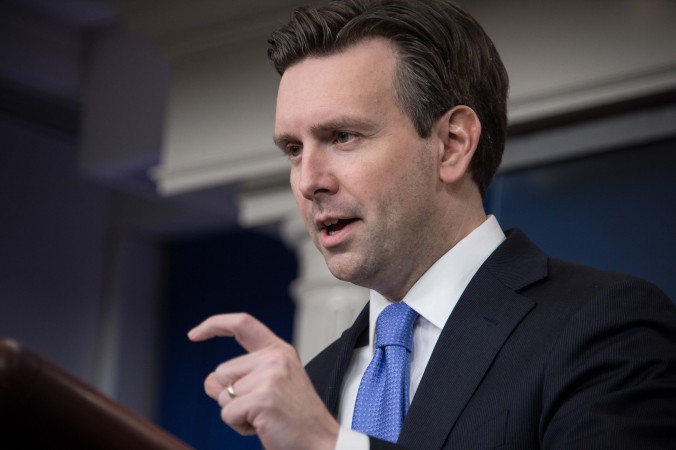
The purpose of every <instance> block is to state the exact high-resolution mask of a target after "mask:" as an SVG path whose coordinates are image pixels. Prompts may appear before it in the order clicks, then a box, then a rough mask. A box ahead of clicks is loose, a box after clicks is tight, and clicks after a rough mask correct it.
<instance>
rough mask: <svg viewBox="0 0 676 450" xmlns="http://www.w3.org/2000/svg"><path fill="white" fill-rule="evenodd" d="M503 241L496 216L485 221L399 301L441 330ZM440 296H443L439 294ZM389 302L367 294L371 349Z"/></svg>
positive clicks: (438, 261) (503, 237) (429, 270)
mask: <svg viewBox="0 0 676 450" xmlns="http://www.w3.org/2000/svg"><path fill="white" fill-rule="evenodd" d="M504 240H505V234H504V233H503V231H502V229H501V228H500V224H498V221H497V219H496V218H495V216H492V215H491V216H488V218H487V219H486V220H485V221H484V222H483V223H482V224H481V225H479V227H477V228H476V229H475V230H473V231H472V232H471V233H470V234H468V235H467V236H466V237H465V238H464V239H462V240H461V241H460V242H458V243H457V244H456V245H455V246H454V247H453V248H451V249H450V250H449V251H448V252H446V253H445V254H444V255H443V256H442V257H441V258H439V259H438V260H437V261H436V262H435V263H434V264H432V266H431V267H430V268H429V269H428V270H427V271H426V272H425V273H424V274H423V275H422V276H421V277H420V278H419V279H418V281H416V283H415V284H414V285H413V287H411V289H410V290H409V291H408V293H407V294H406V296H405V297H404V298H403V299H402V301H403V302H405V303H406V304H407V305H408V306H410V307H411V308H412V309H413V310H415V311H416V312H417V313H418V314H420V316H422V317H423V318H425V319H426V320H428V321H429V322H431V323H432V324H433V325H434V326H436V327H437V328H439V329H442V328H443V327H444V325H445V324H446V320H448V317H449V316H450V315H451V312H453V308H455V305H456V304H457V303H458V300H459V299H460V296H461V295H462V293H463V291H464V290H465V288H466V287H467V285H468V284H469V282H470V280H471V279H472V277H473V276H474V274H475V273H476V272H477V270H479V267H481V265H482V264H483V263H484V261H486V259H488V257H489V256H490V255H491V253H493V251H494V250H495V249H496V248H497V247H498V246H499V245H500V244H501V243H502V241H504ZM440 293H445V294H444V295H440ZM389 304H390V301H389V300H387V299H386V298H385V297H383V296H382V295H381V294H379V293H378V292H376V291H374V290H371V291H370V303H369V344H370V346H371V348H373V342H374V335H375V329H376V327H375V323H376V319H377V317H378V315H379V314H380V313H381V312H382V310H383V309H385V307H386V306H387V305H389Z"/></svg>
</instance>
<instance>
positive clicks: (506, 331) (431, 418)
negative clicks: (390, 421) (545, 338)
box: [399, 231, 547, 449]
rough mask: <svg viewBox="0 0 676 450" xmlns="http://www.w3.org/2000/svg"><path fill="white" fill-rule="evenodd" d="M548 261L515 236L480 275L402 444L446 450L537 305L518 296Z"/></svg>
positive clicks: (418, 398)
mask: <svg viewBox="0 0 676 450" xmlns="http://www.w3.org/2000/svg"><path fill="white" fill-rule="evenodd" d="M546 267H547V257H546V255H544V253H542V252H541V251H540V250H539V249H538V248H537V247H535V246H534V245H533V244H531V243H530V242H529V241H528V240H527V239H526V238H525V236H523V234H521V233H520V232H518V231H517V232H513V233H511V234H510V235H509V238H508V239H507V240H506V241H505V242H504V243H503V244H502V245H501V246H500V247H499V248H498V249H497V250H496V251H495V252H494V253H493V255H491V257H490V258H489V259H488V260H487V261H486V262H485V263H484V264H483V265H482V267H481V268H480V269H479V271H478V272H477V274H476V275H475V276H474V278H473V279H472V281H471V282H470V284H469V285H468V287H467V289H466V290H465V292H464V293H463V295H462V296H461V297H460V300H459V301H458V304H457V305H456V307H455V309H454V311H453V313H452V314H451V316H450V317H449V319H448V321H447V322H446V325H445V326H444V329H443V330H442V332H441V335H440V337H439V340H438V341H437V344H436V346H435V349H434V352H433V353H432V357H431V358H430V361H429V363H428V365H427V368H426V369H425V373H424V375H423V378H422V380H421V382H420V386H419V388H418V391H417V393H416V395H415V397H414V399H413V402H412V404H411V407H410V409H409V412H408V415H407V417H406V420H405V421H404V425H403V428H402V432H401V435H400V436H399V443H400V444H402V445H404V446H407V447H410V448H413V449H415V448H420V446H421V443H424V447H425V448H426V449H437V448H441V447H442V445H443V443H444V442H445V440H446V438H447V437H448V434H449V433H450V432H451V429H452V428H453V426H454V425H455V423H456V421H457V420H458V417H459V416H460V414H461V413H462V411H463V409H464V407H465V405H466V404H467V402H468V401H469V399H470V398H471V397H472V395H473V393H474V391H475V390H476V389H477V387H478V386H479V384H480V382H481V380H482V378H483V377H484V374H485V373H486V371H487V370H488V369H489V367H490V365H491V363H492V362H493V360H494V359H495V357H496V356H497V354H498V352H499V351H500V349H501V348H502V346H503V344H504V342H505V340H507V338H508V337H509V335H510V334H511V333H512V331H513V330H514V329H515V328H516V327H517V326H518V324H519V322H520V321H521V320H522V319H523V318H524V317H525V316H526V315H527V314H528V312H529V311H530V310H531V309H532V308H533V307H534V306H535V304H534V303H533V302H532V301H531V300H529V299H527V298H525V297H523V296H521V295H519V294H518V293H517V292H516V291H517V290H518V289H521V288H523V287H525V286H527V285H529V284H532V283H533V282H535V281H537V280H539V279H542V278H543V277H544V276H546Z"/></svg>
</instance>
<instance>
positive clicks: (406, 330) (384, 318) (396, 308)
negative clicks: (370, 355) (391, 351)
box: [376, 302, 418, 352]
mask: <svg viewBox="0 0 676 450" xmlns="http://www.w3.org/2000/svg"><path fill="white" fill-rule="evenodd" d="M417 318H418V313H417V312H415V311H413V310H412V309H411V308H410V307H409V306H408V305H407V304H406V303H401V302H400V303H394V304H392V305H389V306H388V307H386V308H385V309H384V310H383V312H381V313H380V315H379V316H378V320H376V347H384V346H387V345H399V346H401V347H405V348H406V350H408V351H409V352H410V351H411V349H412V348H413V323H414V322H415V319H417Z"/></svg>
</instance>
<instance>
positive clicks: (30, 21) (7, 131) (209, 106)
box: [0, 0, 676, 449]
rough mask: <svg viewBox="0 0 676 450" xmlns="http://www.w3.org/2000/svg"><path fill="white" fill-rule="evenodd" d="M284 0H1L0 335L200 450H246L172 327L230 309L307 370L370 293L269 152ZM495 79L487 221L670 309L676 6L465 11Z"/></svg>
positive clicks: (480, 1) (202, 357)
mask: <svg viewBox="0 0 676 450" xmlns="http://www.w3.org/2000/svg"><path fill="white" fill-rule="evenodd" d="M302 3H306V2H299V1H296V0H266V1H257V2H247V1H234V0H233V1H215V0H193V1H187V0H120V1H113V0H60V1H52V0H2V1H1V2H0V203H1V204H2V205H3V211H5V212H4V213H3V214H2V219H1V220H0V338H1V337H11V338H13V339H16V340H18V341H19V342H21V343H23V344H24V345H26V346H27V347H29V348H31V349H32V350H34V351H36V352H37V353H39V354H40V355H42V356H43V357H45V358H47V359H49V360H51V361H53V362H55V363H56V364H58V365H60V366H61V367H63V368H65V369H66V370H68V371H69V372H71V373H72V374H74V375H75V376H77V377H78V378H80V379H82V380H83V381H85V382H86V383H88V384H91V385H92V386H94V387H95V388H97V389H99V390H101V391H102V392H104V393H106V394H107V395H109V396H111V397H112V398H114V399H115V400H117V401H118V402H120V403H122V404H123V405H125V406H126V407H128V408H130V409H131V410H132V411H135V412H137V413H138V414H141V415H143V416H145V417H148V418H150V419H151V420H153V421H154V422H156V423H158V424H159V425H160V426H162V427H163V428H165V429H166V430H168V431H169V432H170V433H172V434H174V435H176V436H178V437H179V438H181V439H183V440H185V441H186V442H188V443H189V444H190V445H192V446H194V447H195V448H198V449H220V448H259V447H260V444H259V443H258V441H257V439H256V438H255V437H254V438H251V437H249V438H241V437H239V436H237V435H236V434H235V433H234V432H232V431H230V430H229V429H228V428H227V427H226V426H224V425H223V424H222V423H221V422H220V419H219V417H218V408H217V405H215V404H214V403H213V402H212V401H211V400H210V399H208V398H207V397H206V395H204V393H203V390H202V380H203V378H204V376H205V375H206V374H207V373H208V372H209V371H211V370H212V369H213V368H214V367H215V366H216V365H217V364H218V363H219V362H220V361H223V360H224V359H226V358H229V357H232V356H234V355H237V354H239V353H240V352H241V350H239V349H238V348H237V346H236V345H235V344H233V343H232V342H230V341H229V340H227V339H222V340H216V341H213V342H207V343H200V344H192V343H190V342H188V340H187V338H186V337H185V334H186V333H187V331H188V330H189V329H190V328H191V327H192V326H194V325H195V324H197V323H199V322H200V321H201V320H202V319H204V318H205V317H207V316H208V315H210V314H214V313H219V312H228V311H242V310H244V311H248V312H251V313H253V314H254V315H256V316H258V317H259V318H261V319H262V320H263V321H264V322H266V323H267V324H268V325H269V326H270V327H271V328H272V329H273V331H275V332H277V333H278V334H280V335H281V336H282V337H284V338H285V339H287V340H289V341H292V342H294V344H295V345H296V347H297V348H298V350H299V353H300V355H301V358H302V359H303V360H304V361H307V360H308V359H309V358H310V357H311V356H312V355H314V354H315V353H316V352H317V351H318V350H319V349H320V348H322V347H323V346H324V345H325V344H326V343H327V342H329V341H331V340H332V339H333V338H334V337H335V336H336V335H337V334H338V333H339V332H340V330H342V329H343V328H344V327H346V326H347V325H348V324H349V323H350V322H351V320H352V318H353V317H354V315H355V314H356V312H358V311H359V310H360V309H361V307H362V306H363V304H364V303H365V302H366V300H367V294H366V292H365V291H364V290H362V289H361V288H357V287H354V286H351V285H346V284H343V283H341V282H338V281H337V280H335V279H333V277H331V276H330V275H329V274H328V272H327V271H326V270H325V266H324V264H323V262H322V259H321V257H320V256H319V254H318V252H316V250H315V249H314V248H313V246H312V244H311V243H310V242H309V239H308V238H307V236H306V234H305V231H304V229H303V226H302V223H301V222H300V220H299V219H298V218H297V217H296V215H297V214H296V211H295V206H294V202H293V199H292V196H291V194H290V191H289V189H288V186H287V162H286V160H285V158H283V157H282V156H281V155H280V154H279V152H278V150H276V149H275V147H274V145H273V144H272V140H271V135H272V130H273V123H274V102H275V94H276V89H277V83H278V75H277V74H276V72H275V71H274V69H273V68H272V67H271V66H270V64H269V63H268V62H267V59H266V48H267V43H266V40H267V38H268V36H269V34H270V32H271V31H272V30H274V29H275V28H277V27H278V26H280V25H281V24H283V23H285V21H286V20H287V19H288V15H289V12H290V10H291V9H292V7H293V6H296V5H298V4H302ZM459 3H460V4H461V5H462V6H464V7H465V8H466V9H467V10H468V11H469V12H470V13H472V14H473V15H475V17H476V18H477V19H478V20H479V22H480V23H482V24H483V25H484V27H485V28H486V30H487V31H488V33H489V35H491V36H492V38H493V40H494V41H495V44H496V46H497V47H498V50H499V51H500V53H501V55H502V56H503V60H504V62H505V64H506V66H507V69H508V71H509V73H510V78H511V83H512V89H511V96H510V104H509V118H510V128H509V139H508V144H507V149H506V152H505V157H504V161H503V165H502V167H501V170H500V172H499V174H498V176H497V178H496V180H495V182H494V184H493V186H492V187H491V189H490V192H489V195H488V198H487V199H486V207H487V209H488V210H489V212H491V213H492V214H495V215H496V216H497V217H498V219H499V220H500V223H501V225H502V226H503V227H505V228H511V227H519V228H522V229H523V230H524V231H525V232H526V233H527V234H528V235H529V236H530V237H531V239H533V240H534V241H535V242H537V243H538V244H539V245H540V246H542V247H543V248H544V249H545V250H546V251H548V252H549V253H550V254H551V255H552V256H555V257H559V258H565V259H569V260H574V261H577V262H581V263H585V264H589V265H593V266H596V267H600V268H604V269H608V270H616V271H622V272H629V273H633V274H635V275H638V276H641V277H643V278H646V279H648V280H650V281H652V282H653V283H655V284H657V285H658V286H659V287H661V288H662V289H663V290H664V291H665V292H667V294H668V295H669V296H670V297H671V298H672V300H673V299H676V269H675V266H674V263H673V260H672V257H673V255H674V254H676V239H675V238H674V233H675V232H676V202H675V201H674V193H676V177H675V176H674V175H673V172H674V170H675V169H676V45H674V42H676V28H675V27H674V26H673V24H674V23H676V3H674V2H671V1H668V0H594V1H582V0H571V1H568V2H555V1H540V2H530V1H526V0H515V1H510V2H500V1H497V0H464V1H460V2H459Z"/></svg>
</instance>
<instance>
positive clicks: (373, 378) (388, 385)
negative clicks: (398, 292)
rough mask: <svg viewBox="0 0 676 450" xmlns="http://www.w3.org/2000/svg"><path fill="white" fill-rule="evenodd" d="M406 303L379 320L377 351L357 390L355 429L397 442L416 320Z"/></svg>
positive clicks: (394, 306)
mask: <svg viewBox="0 0 676 450" xmlns="http://www.w3.org/2000/svg"><path fill="white" fill-rule="evenodd" d="M417 317H418V313H417V312H415V311H413V310H412V309H411V308H410V307H409V306H408V305H407V304H405V303H395V304H392V305H389V306H388V307H386V308H385V309H384V310H383V312H381V313H380V315H379V316H378V320H377V321H376V350H375V354H374V355H373V359H372V360H371V363H370V364H369V366H368V367H367V368H366V372H364V376H363V377H362V379H361V384H360V385H359V391H358V392H357V401H356V403H355V406H354V415H353V417H352V429H353V430H356V431H360V432H362V433H366V434H368V435H369V436H374V437H377V438H379V439H383V440H386V441H390V442H396V441H397V438H398V437H399V432H400V431H401V424H402V423H403V422H404V417H406V413H407V412H408V390H409V379H410V376H411V375H410V374H411V361H410V353H411V350H412V349H413V323H414V322H415V319H416V318H417Z"/></svg>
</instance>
